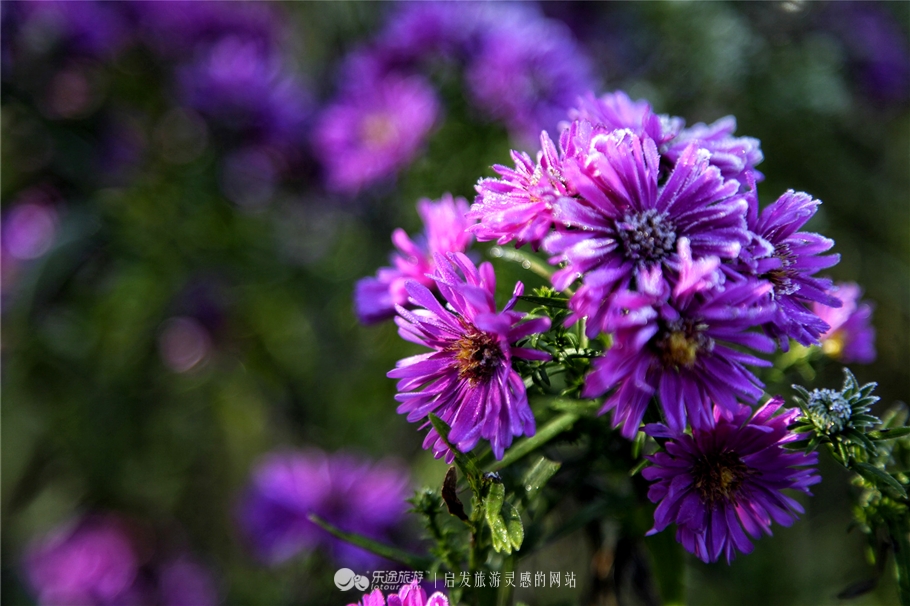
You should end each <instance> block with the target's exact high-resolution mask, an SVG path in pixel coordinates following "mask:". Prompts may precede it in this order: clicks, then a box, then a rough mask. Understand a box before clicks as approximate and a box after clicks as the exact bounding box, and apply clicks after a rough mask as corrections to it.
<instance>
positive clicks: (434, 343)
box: [388, 253, 550, 462]
mask: <svg viewBox="0 0 910 606" xmlns="http://www.w3.org/2000/svg"><path fill="white" fill-rule="evenodd" d="M433 280H434V281H435V282H436V285H437V287H438V289H439V292H440V294H441V295H442V298H443V299H445V301H447V302H448V306H445V307H444V306H443V305H442V304H441V303H440V302H439V301H438V300H437V299H436V297H435V296H434V295H433V293H432V292H430V290H429V289H428V288H427V287H426V286H424V285H422V284H420V283H418V282H415V281H410V282H408V283H407V284H406V288H407V290H408V294H409V295H410V296H411V302H412V303H413V304H414V305H415V306H419V307H421V308H422V309H417V310H415V311H413V312H411V311H408V310H406V309H405V308H403V307H401V306H399V307H398V308H397V309H398V314H399V317H397V318H395V322H396V323H397V324H398V327H399V330H398V333H399V334H400V335H401V336H402V338H404V339H406V340H408V341H412V342H414V343H417V344H418V345H423V346H424V347H428V348H430V349H432V350H434V351H432V352H431V353H425V354H419V355H416V356H412V357H410V358H405V359H403V360H401V361H399V362H398V364H397V365H396V368H395V369H394V370H392V371H390V372H389V373H388V376H389V377H390V378H393V379H399V381H398V392H399V393H398V395H396V396H395V399H396V400H398V401H399V402H401V405H400V406H399V407H398V412H400V413H407V415H408V421H411V422H414V421H421V420H425V419H426V418H427V415H429V414H430V413H434V414H436V415H437V416H438V417H440V418H441V419H442V420H443V421H445V422H446V423H447V424H448V425H449V427H451V429H452V431H451V433H450V434H449V441H450V442H451V443H452V444H453V445H455V446H456V447H458V449H459V450H461V451H462V452H468V451H469V450H471V449H472V448H474V446H476V445H477V442H478V441H479V440H480V439H481V438H483V439H485V440H489V442H490V446H491V447H492V449H493V454H494V455H495V456H496V458H497V459H501V458H502V455H503V451H505V449H506V448H508V447H509V445H510V444H511V443H512V438H513V436H520V435H528V436H530V435H534V429H535V425H534V415H533V414H532V413H531V407H530V406H529V405H528V396H527V392H526V391H525V386H524V382H523V381H522V379H521V376H520V375H519V374H518V373H517V372H516V371H515V370H514V369H513V368H512V357H513V356H514V357H517V358H523V359H526V360H548V359H549V358H550V356H549V355H548V354H545V353H543V352H540V351H536V350H533V349H526V348H524V347H515V346H514V343H515V342H516V341H519V340H520V339H522V338H524V337H527V336H528V335H531V334H534V333H539V332H543V331H545V330H547V329H548V328H549V327H550V320H549V319H548V318H537V319H533V320H529V321H527V322H523V323H519V322H520V321H521V320H522V318H524V316H525V314H524V313H521V312H517V311H513V310H512V308H513V307H514V305H515V302H516V300H517V298H518V296H520V295H521V293H522V292H524V285H523V284H522V283H521V282H519V283H517V284H516V285H515V290H514V293H513V296H512V299H511V300H510V301H509V303H508V304H507V305H506V306H505V308H504V309H503V311H501V312H497V311H496V303H495V301H494V298H493V297H494V293H495V290H496V276H495V275H494V273H493V266H492V265H490V264H489V263H483V264H481V265H480V268H477V267H475V266H474V264H473V263H472V262H471V260H470V259H468V258H467V257H466V256H464V255H463V254H461V253H449V254H448V255H446V256H442V255H437V256H436V272H435V273H434V274H433ZM427 425H429V423H425V424H424V427H426V426H427ZM431 446H432V448H433V451H434V455H435V456H436V458H439V457H441V456H443V455H444V454H445V456H446V460H447V461H448V462H451V461H452V460H453V459H454V457H455V454H454V453H452V452H449V450H448V447H447V446H446V445H445V443H444V442H443V441H442V438H440V437H439V435H438V434H437V433H436V430H435V429H430V431H429V433H428V434H427V437H426V439H425V440H424V441H423V447H424V448H430V447H431Z"/></svg>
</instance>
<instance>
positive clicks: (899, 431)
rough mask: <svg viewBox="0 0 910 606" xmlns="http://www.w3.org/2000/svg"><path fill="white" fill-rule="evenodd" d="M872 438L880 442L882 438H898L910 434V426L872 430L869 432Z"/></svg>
mask: <svg viewBox="0 0 910 606" xmlns="http://www.w3.org/2000/svg"><path fill="white" fill-rule="evenodd" d="M866 435H868V436H869V439H870V440H874V441H876V442H879V441H881V440H896V439H898V438H903V437H904V436H910V427H895V428H893V429H883V430H881V431H870V432H869V433H868V434H866Z"/></svg>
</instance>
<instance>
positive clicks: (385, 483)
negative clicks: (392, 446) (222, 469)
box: [237, 449, 410, 567]
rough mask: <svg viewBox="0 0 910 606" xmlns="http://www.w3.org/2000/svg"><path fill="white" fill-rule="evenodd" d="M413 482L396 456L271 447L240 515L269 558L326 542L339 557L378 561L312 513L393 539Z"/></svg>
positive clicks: (358, 563) (359, 563)
mask: <svg viewBox="0 0 910 606" xmlns="http://www.w3.org/2000/svg"><path fill="white" fill-rule="evenodd" d="M409 484H410V480H409V477H408V473H407V471H405V470H404V469H403V468H402V467H401V466H400V465H399V464H398V463H395V462H393V461H380V462H378V463H371V462H369V461H365V460H362V459H359V458H357V457H354V456H351V455H348V454H344V453H337V454H334V455H327V454H326V453H324V452H322V451H319V450H315V449H311V450H304V451H294V450H287V451H278V452H273V453H270V454H268V455H266V456H265V457H264V458H263V459H262V460H261V461H260V462H259V463H258V464H257V465H256V467H255V468H254V469H253V473H252V478H251V481H250V485H249V486H248V488H247V489H246V491H245V492H244V494H243V496H242V497H241V499H240V503H239V506H238V509H237V519H238V523H239V525H240V528H241V530H242V531H243V534H244V535H245V537H246V539H247V540H248V541H249V543H250V544H251V545H252V546H253V548H254V550H255V551H256V554H257V555H258V557H260V558H261V559H262V560H264V561H265V562H267V563H269V564H278V563H281V562H284V561H286V560H288V559H290V558H292V557H294V556H296V555H298V554H299V553H301V552H304V551H309V550H313V549H316V548H318V547H324V548H327V549H328V552H329V554H330V555H331V556H333V557H334V559H335V560H336V561H337V562H338V563H339V564H344V565H346V566H351V567H367V566H372V565H375V564H376V563H378V562H379V558H378V557H377V556H375V555H373V554H371V553H368V552H366V551H364V550H362V549H360V548H359V547H355V546H353V545H350V544H348V543H345V542H343V541H339V540H337V539H335V538H333V537H332V536H331V535H329V534H328V533H327V532H325V531H324V530H322V529H321V528H319V527H318V526H316V525H315V524H313V523H312V522H310V521H309V519H308V516H309V515H310V514H311V513H313V514H316V515H318V516H320V517H322V518H324V519H325V520H327V521H328V522H330V523H332V524H333V525H335V526H337V527H338V528H341V529H342V530H346V531H348V532H356V533H358V534H362V535H364V536H368V537H370V538H373V539H377V540H388V539H389V537H390V534H391V531H392V530H393V528H394V527H395V525H396V524H397V523H398V522H399V521H401V518H402V517H403V515H404V513H405V510H406V509H407V503H406V502H405V499H406V498H407V496H408V489H409Z"/></svg>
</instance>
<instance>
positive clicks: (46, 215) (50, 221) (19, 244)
mask: <svg viewBox="0 0 910 606" xmlns="http://www.w3.org/2000/svg"><path fill="white" fill-rule="evenodd" d="M20 198H22V202H20V203H19V204H17V205H15V206H14V207H13V208H12V209H10V210H9V211H8V212H7V213H6V217H5V218H4V220H3V231H2V234H3V254H4V255H6V254H9V255H10V256H12V257H13V258H15V259H17V260H19V261H29V260H32V259H37V258H39V257H42V256H44V254H45V253H47V251H48V250H50V248H51V246H52V245H53V243H54V239H55V237H56V235H57V211H56V210H55V209H54V207H53V206H51V205H49V204H47V203H45V202H44V199H45V196H44V195H43V193H42V192H40V191H35V192H31V193H28V192H27V193H25V194H23V195H22V196H20ZM32 200H34V201H32Z"/></svg>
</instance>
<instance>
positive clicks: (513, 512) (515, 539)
mask: <svg viewBox="0 0 910 606" xmlns="http://www.w3.org/2000/svg"><path fill="white" fill-rule="evenodd" d="M502 517H503V520H505V523H506V530H507V531H508V533H509V543H511V545H512V548H513V549H515V550H516V551H517V550H519V549H521V544H522V543H523V542H524V540H525V528H524V525H522V523H521V515H520V514H519V513H518V510H517V509H515V507H514V506H513V505H512V504H511V503H509V502H508V501H506V502H504V503H503V504H502Z"/></svg>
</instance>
